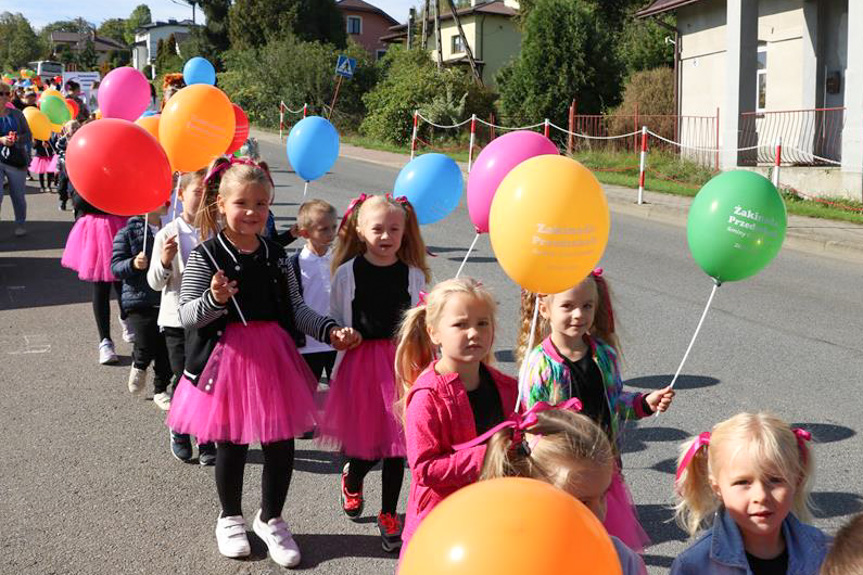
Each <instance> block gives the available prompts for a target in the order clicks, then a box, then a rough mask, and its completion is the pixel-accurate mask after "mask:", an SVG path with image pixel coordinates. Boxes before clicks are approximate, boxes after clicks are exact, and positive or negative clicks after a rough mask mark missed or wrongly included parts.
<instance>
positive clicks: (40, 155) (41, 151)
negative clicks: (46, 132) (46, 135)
mask: <svg viewBox="0 0 863 575" xmlns="http://www.w3.org/2000/svg"><path fill="white" fill-rule="evenodd" d="M51 139H52V140H53V139H54V135H53V134H52V136H51ZM29 171H30V172H32V173H34V174H39V188H40V189H41V190H42V191H43V192H50V191H51V186H53V185H54V174H55V173H57V154H56V152H55V151H54V146H52V145H51V142H50V141H47V140H33V159H32V160H31V161H30V168H29ZM46 179H47V182H46Z"/></svg>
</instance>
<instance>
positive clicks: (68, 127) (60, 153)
mask: <svg viewBox="0 0 863 575" xmlns="http://www.w3.org/2000/svg"><path fill="white" fill-rule="evenodd" d="M80 127H81V124H80V123H79V122H78V120H69V121H68V122H66V123H65V124H63V129H62V130H61V131H60V134H59V135H58V136H57V139H56V141H54V142H53V145H54V149H55V150H57V194H58V195H59V205H58V208H59V209H60V211H61V212H65V211H66V202H68V201H69V186H70V182H69V175H68V174H67V173H66V148H68V146H69V140H70V139H71V138H72V136H74V135H75V132H77V131H78V129H79V128H80Z"/></svg>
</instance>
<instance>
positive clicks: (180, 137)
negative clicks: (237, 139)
mask: <svg viewBox="0 0 863 575" xmlns="http://www.w3.org/2000/svg"><path fill="white" fill-rule="evenodd" d="M234 128H235V119H234V108H233V106H231V101H230V100H229V99H228V97H227V96H226V95H225V93H224V92H222V91H221V90H219V89H218V88H216V87H214V86H210V85H208V84H192V85H191V86H186V87H185V88H183V89H182V90H180V91H179V92H177V93H176V94H174V95H173V96H172V97H171V99H170V100H168V103H167V104H165V108H164V109H163V110H162V117H161V119H160V120H159V142H161V144H162V147H163V148H164V149H165V152H166V153H167V154H168V159H169V160H170V162H171V166H172V167H173V169H175V170H179V171H181V172H194V171H195V170H199V169H201V168H203V167H206V166H207V165H209V163H210V162H212V161H213V159H214V158H216V157H217V156H220V155H222V154H224V153H225V150H227V149H228V145H229V144H230V143H231V140H232V139H233V138H234Z"/></svg>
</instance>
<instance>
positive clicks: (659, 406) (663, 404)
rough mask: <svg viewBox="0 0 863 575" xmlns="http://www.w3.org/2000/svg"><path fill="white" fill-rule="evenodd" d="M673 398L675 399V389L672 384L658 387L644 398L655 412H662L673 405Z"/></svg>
mask: <svg viewBox="0 0 863 575" xmlns="http://www.w3.org/2000/svg"><path fill="white" fill-rule="evenodd" d="M672 399H674V389H673V388H672V387H671V386H668V387H663V388H662V389H657V390H656V391H654V392H653V393H651V394H649V395H648V396H647V397H645V398H644V400H645V401H646V402H647V405H649V406H650V409H652V410H653V412H654V413H661V412H663V411H665V410H667V409H668V407H669V406H670V405H671V401H672Z"/></svg>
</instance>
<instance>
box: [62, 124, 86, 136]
mask: <svg viewBox="0 0 863 575" xmlns="http://www.w3.org/2000/svg"><path fill="white" fill-rule="evenodd" d="M80 128H81V122H79V121H78V120H69V121H68V122H66V123H65V124H63V129H62V130H61V131H62V134H63V135H64V136H66V137H67V138H68V137H71V136H72V135H73V134H74V133H75V132H77V131H78V130H79V129H80Z"/></svg>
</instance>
